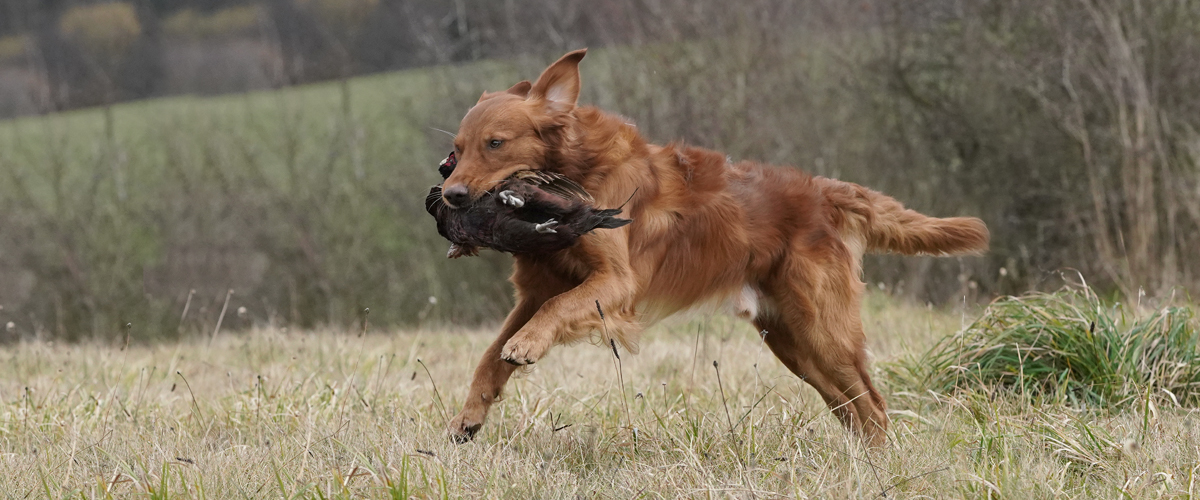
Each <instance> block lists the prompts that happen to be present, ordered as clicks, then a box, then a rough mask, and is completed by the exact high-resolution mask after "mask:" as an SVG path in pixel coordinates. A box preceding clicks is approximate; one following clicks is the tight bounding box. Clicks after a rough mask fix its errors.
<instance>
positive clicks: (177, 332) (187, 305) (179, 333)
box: [175, 288, 196, 338]
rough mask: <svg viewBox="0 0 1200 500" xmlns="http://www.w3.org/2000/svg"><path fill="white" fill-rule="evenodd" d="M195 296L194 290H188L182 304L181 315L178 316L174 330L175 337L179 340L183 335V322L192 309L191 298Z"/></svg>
mask: <svg viewBox="0 0 1200 500" xmlns="http://www.w3.org/2000/svg"><path fill="white" fill-rule="evenodd" d="M193 295H196V289H195V288H193V289H191V290H188V296H187V300H185V301H184V302H183V314H180V315H179V326H178V327H176V328H175V337H176V338H179V337H181V336H182V335H183V322H184V321H186V320H187V313H188V310H189V309H191V307H192V296H193Z"/></svg>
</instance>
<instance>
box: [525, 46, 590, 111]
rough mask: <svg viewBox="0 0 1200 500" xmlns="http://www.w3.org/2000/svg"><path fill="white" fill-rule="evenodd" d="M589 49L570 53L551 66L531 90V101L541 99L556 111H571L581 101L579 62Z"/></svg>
mask: <svg viewBox="0 0 1200 500" xmlns="http://www.w3.org/2000/svg"><path fill="white" fill-rule="evenodd" d="M584 54H587V49H579V50H576V51H574V52H568V53H567V55H565V56H562V58H561V59H559V60H557V61H555V62H554V64H551V65H550V66H549V67H547V68H546V71H543V72H542V76H539V77H538V79H537V83H534V84H533V87H532V88H531V89H530V92H529V98H530V99H541V100H545V101H546V105H547V106H548V107H550V108H551V109H553V110H555V111H562V112H566V111H570V110H572V109H574V108H575V102H576V101H578V100H579V61H580V60H581V59H583V56H584ZM518 85H519V84H518Z"/></svg>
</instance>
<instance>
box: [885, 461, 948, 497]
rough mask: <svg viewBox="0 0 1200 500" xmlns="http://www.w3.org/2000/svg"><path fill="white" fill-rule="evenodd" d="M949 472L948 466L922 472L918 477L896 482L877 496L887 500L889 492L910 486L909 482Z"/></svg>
mask: <svg viewBox="0 0 1200 500" xmlns="http://www.w3.org/2000/svg"><path fill="white" fill-rule="evenodd" d="M947 470H950V467H949V466H946V467H940V468H937V469H934V470H931V471H928V472H922V473H920V474H917V475H915V476H910V477H906V478H904V479H901V480H899V481H896V482H894V483H892V485H891V486H888V487H887V488H884V489H883V491H881V492H879V495H877V496H878V497H879V498H887V492H888V491H891V490H892V488H897V487H900V486H903V485H905V484H908V482H909V481H913V480H915V479H921V478H923V477H925V476H928V475H931V474H937V473H939V472H942V471H947Z"/></svg>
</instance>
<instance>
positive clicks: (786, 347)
mask: <svg viewBox="0 0 1200 500" xmlns="http://www.w3.org/2000/svg"><path fill="white" fill-rule="evenodd" d="M584 53H585V50H579V51H575V52H571V53H569V54H567V55H565V56H563V57H562V58H561V59H559V60H558V61H557V62H555V63H554V64H552V65H550V66H549V67H548V68H547V69H546V70H545V71H544V72H543V73H542V75H541V76H540V77H539V78H538V80H537V82H535V83H532V84H530V83H529V82H521V83H518V84H516V85H514V86H513V87H512V88H510V89H509V90H507V91H504V92H496V93H484V95H483V96H481V97H480V99H479V102H478V103H476V105H475V106H474V107H472V108H471V110H470V111H468V112H467V114H466V116H465V117H464V118H463V120H462V123H461V125H460V127H459V132H458V135H457V137H456V138H455V141H454V144H455V151H456V154H457V156H458V166H457V167H456V169H455V170H454V173H453V174H452V175H451V176H450V177H449V178H448V179H447V180H446V182H445V184H444V186H445V188H446V189H447V190H450V189H452V188H455V187H456V188H457V189H458V190H459V192H460V193H461V192H463V191H462V190H464V189H465V192H466V193H468V195H467V197H466V198H460V199H459V201H462V200H463V199H474V198H478V197H479V196H481V195H482V194H483V193H484V192H485V191H487V190H488V189H490V188H491V187H492V186H494V185H496V184H497V183H499V182H501V181H502V180H503V179H506V178H507V177H508V176H509V175H511V174H512V173H513V172H516V171H519V170H524V169H544V170H550V171H555V172H558V173H561V174H564V175H566V176H568V177H570V178H571V179H573V180H575V181H576V182H578V183H580V184H581V185H583V186H584V187H585V188H586V189H587V190H588V191H589V192H590V193H591V194H592V195H593V196H594V197H595V199H596V204H597V206H618V205H620V204H622V203H623V202H625V201H626V199H628V198H629V197H630V196H631V195H632V196H633V198H632V200H631V201H630V202H629V204H628V205H626V211H625V214H624V215H623V216H624V217H628V218H631V219H633V221H634V222H633V224H630V225H628V226H625V227H623V228H620V229H614V230H599V231H594V232H593V233H591V234H588V235H585V236H584V237H582V238H580V240H579V242H578V244H576V245H575V246H573V247H571V248H569V249H567V250H563V251H560V252H557V253H554V254H550V255H541V256H533V255H518V256H516V257H515V264H514V269H513V275H512V282H513V284H514V285H515V287H516V298H517V305H516V307H515V308H514V309H513V311H512V312H511V313H510V314H509V316H508V319H507V320H506V321H505V322H504V326H503V327H502V328H501V330H500V335H499V337H498V338H497V339H496V341H495V342H494V343H493V344H492V345H491V347H489V348H488V350H487V352H486V353H485V354H484V357H483V359H482V361H481V362H480V364H479V367H478V368H477V369H476V371H475V377H474V380H473V382H472V383H471V389H470V392H469V393H468V396H467V399H466V401H465V403H464V406H463V409H462V412H461V413H459V414H458V416H457V417H455V418H454V419H453V421H452V422H451V423H450V432H451V434H452V436H454V437H455V438H456V439H459V440H465V439H469V438H470V437H472V436H473V435H474V433H475V432H476V431H477V430H478V429H479V427H480V426H481V425H482V424H483V421H484V419H485V417H486V415H487V411H488V408H489V407H490V406H491V404H492V403H493V402H494V401H496V399H497V398H498V397H499V395H500V392H501V389H502V388H503V387H504V384H505V382H506V381H507V380H508V378H509V376H510V375H511V374H512V372H513V370H514V369H515V368H516V366H518V365H526V364H530V363H534V362H536V361H538V360H540V359H541V358H542V357H543V356H544V355H545V354H546V351H547V350H549V349H550V348H551V347H553V346H555V345H558V344H565V343H571V342H574V341H577V340H580V339H582V338H586V337H588V336H589V335H592V334H595V333H597V332H600V333H601V334H603V332H604V331H607V332H608V335H610V336H611V337H612V339H613V340H615V341H616V342H618V343H620V344H621V345H622V346H624V347H625V348H626V349H628V350H631V351H636V349H637V340H638V336H639V334H640V332H641V331H642V329H643V328H644V327H645V326H646V325H647V324H649V323H651V322H653V321H655V320H657V319H658V318H661V317H664V316H666V315H669V314H671V313H674V312H676V311H679V310H682V309H685V308H688V307H690V306H692V305H695V304H699V303H704V302H709V301H714V300H715V301H728V302H729V303H731V304H732V305H733V306H734V307H735V309H736V310H737V312H738V314H739V315H740V316H743V317H745V318H747V319H749V320H751V321H752V322H753V323H754V325H755V326H756V327H757V328H759V329H761V330H765V331H766V332H767V333H766V337H765V342H766V344H767V345H768V346H769V347H770V349H771V351H772V352H773V353H775V355H776V356H777V357H778V358H779V360H780V361H782V362H783V363H784V365H786V366H787V367H788V368H789V369H790V370H791V371H792V372H793V373H795V374H796V375H798V376H800V377H801V378H802V379H804V380H805V381H806V382H808V383H809V384H810V385H812V386H813V387H814V388H816V389H817V391H818V392H819V393H820V394H821V396H822V397H823V398H824V399H825V401H826V403H828V405H829V407H830V408H831V409H833V411H834V412H835V413H836V414H837V415H838V416H839V417H841V419H842V420H843V422H845V423H846V424H847V425H848V426H850V427H851V428H852V429H855V430H857V431H860V432H861V433H862V435H863V436H865V437H866V439H867V440H868V441H869V442H870V443H872V444H880V443H882V442H884V440H885V431H886V429H887V424H888V418H887V415H886V414H885V413H884V409H885V404H884V401H883V397H882V396H881V395H880V394H879V392H878V391H877V390H876V389H875V387H874V386H873V385H872V384H871V379H870V376H869V375H868V373H867V360H866V351H865V337H864V335H863V329H862V323H861V320H860V317H859V301H860V298H861V296H862V292H863V284H862V282H861V281H860V279H859V276H860V274H861V262H862V256H863V253H864V252H897V253H903V254H929V255H951V254H961V253H978V252H981V251H983V250H985V249H986V248H987V242H988V231H987V228H986V227H985V226H984V224H983V223H982V222H981V221H980V220H979V219H975V218H965V217H956V218H945V219H938V218H931V217H927V216H924V215H921V214H920V213H917V212H915V211H912V210H908V209H905V208H904V207H903V205H901V204H900V203H899V202H897V201H896V200H894V199H892V198H890V197H888V196H886V195H883V194H881V193H878V192H875V191H872V190H870V189H867V188H865V187H862V186H859V185H857V184H852V183H848V182H842V181H838V180H834V179H827V178H822V177H813V176H810V175H808V174H806V173H804V172H802V171H800V170H796V169H792V168H781V167H772V166H767V165H763V164H759V163H754V162H749V161H742V162H737V163H733V162H731V161H729V159H728V158H727V157H726V156H725V155H724V154H722V153H719V152H716V151H711V150H707V149H703V148H697V147H691V146H687V145H683V144H669V145H666V146H657V145H653V144H650V143H648V142H647V141H646V140H645V139H643V138H642V136H641V135H640V134H639V133H638V130H637V128H636V127H634V126H633V125H631V124H629V123H626V120H624V119H622V118H620V117H618V116H615V115H612V114H608V113H605V112H603V111H601V110H599V109H597V108H595V107H590V106H577V105H576V100H577V99H578V97H579V88H580V78H579V69H578V65H579V61H580V60H581V59H583V56H584ZM496 141H500V142H496ZM597 301H598V302H599V304H600V306H601V307H602V308H603V310H604V313H605V316H606V326H607V328H602V323H601V318H600V315H599V314H598V313H597V310H596V302H597ZM604 343H605V344H607V343H608V339H604Z"/></svg>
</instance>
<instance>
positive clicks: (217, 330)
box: [208, 288, 233, 347]
mask: <svg viewBox="0 0 1200 500" xmlns="http://www.w3.org/2000/svg"><path fill="white" fill-rule="evenodd" d="M231 295H233V289H232V288H230V289H229V290H228V291H226V292H225V305H223V306H221V315H220V316H219V317H217V327H216V328H213V333H212V337H209V339H208V346H209V347H212V345H213V341H214V340H216V339H217V334H218V333H220V332H221V322H222V321H224V320H225V311H227V310H229V297H230V296H231Z"/></svg>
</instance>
